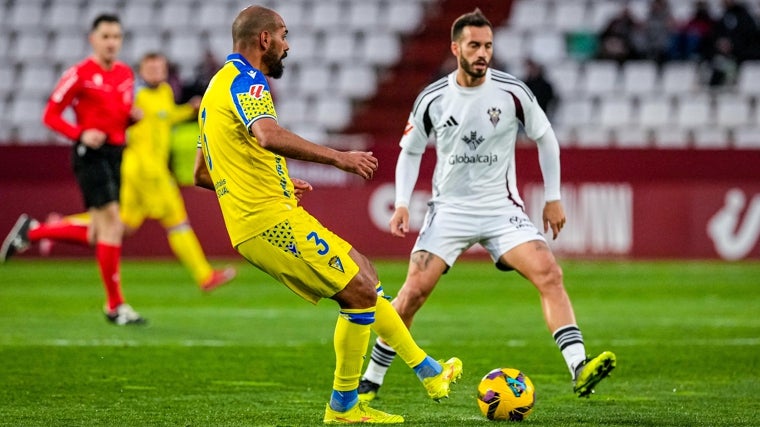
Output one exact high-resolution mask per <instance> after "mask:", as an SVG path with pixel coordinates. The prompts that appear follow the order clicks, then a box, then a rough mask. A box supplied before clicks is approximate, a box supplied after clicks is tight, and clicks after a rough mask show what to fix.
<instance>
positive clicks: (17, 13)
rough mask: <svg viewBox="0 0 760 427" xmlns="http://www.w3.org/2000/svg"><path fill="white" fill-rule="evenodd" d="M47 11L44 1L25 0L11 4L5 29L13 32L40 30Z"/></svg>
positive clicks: (7, 12)
mask: <svg viewBox="0 0 760 427" xmlns="http://www.w3.org/2000/svg"><path fill="white" fill-rule="evenodd" d="M44 10H45V2H44V1H43V0H23V1H14V2H11V3H10V5H9V7H8V9H7V11H6V17H5V23H4V27H5V28H7V29H11V30H21V31H24V30H30V29H34V28H36V29H39V28H40V26H41V24H42V16H43V12H44Z"/></svg>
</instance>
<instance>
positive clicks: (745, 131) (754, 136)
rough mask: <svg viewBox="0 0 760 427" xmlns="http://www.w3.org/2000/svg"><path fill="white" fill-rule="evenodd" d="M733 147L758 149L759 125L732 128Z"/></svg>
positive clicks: (759, 144) (759, 142) (759, 146)
mask: <svg viewBox="0 0 760 427" xmlns="http://www.w3.org/2000/svg"><path fill="white" fill-rule="evenodd" d="M734 147H735V148H739V149H750V150H758V149H760V126H747V127H740V128H738V129H736V130H734Z"/></svg>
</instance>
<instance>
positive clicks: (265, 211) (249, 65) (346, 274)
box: [195, 6, 462, 424]
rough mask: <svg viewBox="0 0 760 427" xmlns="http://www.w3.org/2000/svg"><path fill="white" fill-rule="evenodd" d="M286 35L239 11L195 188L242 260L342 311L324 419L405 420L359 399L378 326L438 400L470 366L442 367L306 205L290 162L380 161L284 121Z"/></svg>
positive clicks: (272, 20) (371, 168)
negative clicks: (273, 88)
mask: <svg viewBox="0 0 760 427" xmlns="http://www.w3.org/2000/svg"><path fill="white" fill-rule="evenodd" d="M286 35H287V28H286V27H285V23H284V22H283V20H282V18H281V17H280V15H278V14H277V13H276V12H274V11H272V10H270V9H267V8H264V7H261V6H250V7H248V8H246V9H243V10H242V11H241V12H240V13H239V14H238V16H237V18H236V19H235V21H234V23H233V25H232V40H233V51H234V52H235V53H233V54H231V55H229V56H228V57H227V61H226V62H225V64H224V66H223V67H222V69H221V70H220V71H219V72H217V74H216V75H215V76H214V77H213V79H212V80H211V83H210V84H209V86H208V88H207V89H206V93H205V94H204V95H203V101H202V102H201V108H200V113H199V117H198V121H199V124H200V128H201V135H200V138H199V141H198V143H199V146H200V148H201V149H200V150H199V151H198V155H197V157H196V166H195V180H196V184H197V185H199V186H202V187H204V188H208V189H210V190H215V191H216V195H217V199H218V200H219V206H220V207H221V210H222V214H223V216H224V221H225V224H226V226H227V231H228V233H229V236H230V240H231V243H232V245H233V247H234V248H235V249H236V250H237V251H238V253H240V255H241V256H243V257H244V258H245V259H246V260H248V261H249V262H250V263H251V264H252V265H254V266H256V267H257V268H259V269H261V270H262V271H264V272H266V273H268V274H269V275H270V276H272V277H273V278H275V279H277V280H278V281H279V282H281V283H283V284H284V285H286V286H287V287H288V288H289V289H290V290H292V291H293V292H294V293H296V294H297V295H299V296H300V297H302V298H303V299H305V300H306V301H309V302H311V303H313V304H316V303H317V302H318V301H319V300H320V299H322V298H329V299H332V300H334V301H336V302H337V303H338V305H339V306H340V313H339V316H338V322H337V325H336V326H335V334H334V338H333V342H334V348H335V356H336V368H335V371H334V377H333V391H332V395H331V397H330V401H329V403H328V404H327V407H326V408H325V415H324V419H323V421H324V422H325V423H326V424H348V423H375V424H395V423H401V422H403V421H404V419H403V417H401V416H399V415H391V414H387V413H385V412H382V411H378V410H376V409H373V408H370V407H369V406H368V404H367V403H364V402H359V395H358V391H357V389H358V386H359V376H360V374H361V368H362V362H363V357H364V354H365V353H366V351H367V345H368V343H369V337H370V329H371V330H373V331H374V332H375V333H377V334H378V335H379V336H381V337H383V339H384V340H386V341H387V340H390V342H393V344H392V345H393V348H395V349H396V350H397V351H398V354H399V355H400V356H401V358H402V359H404V362H406V364H407V365H408V366H409V367H411V368H412V369H413V370H414V372H415V373H416V374H417V376H418V378H419V379H420V380H421V381H422V383H423V385H424V387H425V389H426V390H427V392H428V395H429V396H430V397H431V398H433V399H435V400H438V399H440V398H443V397H447V396H448V394H449V386H450V383H451V382H453V381H455V380H456V379H457V378H458V377H459V376H460V375H461V373H462V362H461V361H460V360H459V359H457V358H451V359H449V360H448V361H446V362H443V361H440V362H439V361H436V360H434V359H432V358H431V357H430V356H428V355H427V354H426V353H425V352H424V351H423V350H422V349H421V348H420V347H419V346H417V344H416V343H415V342H414V339H413V338H412V336H411V334H410V333H409V330H408V329H407V328H406V326H405V325H404V323H403V322H402V321H401V318H400V317H399V316H398V313H396V311H395V310H394V309H393V307H392V306H391V304H390V302H388V300H386V299H385V298H384V297H383V296H384V295H383V289H382V286H381V285H380V282H379V280H378V277H377V272H376V271H375V269H374V267H373V266H372V264H371V263H370V262H369V260H367V258H365V257H364V256H363V255H362V254H360V253H359V252H358V251H357V250H356V249H354V248H352V247H351V245H350V244H349V243H348V242H346V241H345V240H343V239H341V238H340V237H339V236H337V235H335V234H334V233H332V232H331V231H330V230H328V229H327V228H325V227H324V226H322V225H321V224H320V223H319V222H318V221H317V220H316V219H315V218H314V217H313V216H311V215H310V214H309V213H308V212H306V210H304V209H303V208H302V207H301V206H299V205H298V198H299V191H300V192H303V191H304V189H303V187H304V186H303V183H302V182H298V181H297V184H298V186H296V185H294V182H293V180H291V179H290V177H289V175H288V167H287V164H286V161H285V157H290V158H294V159H299V160H304V161H312V162H317V163H323V164H329V165H333V166H335V167H337V168H339V169H341V170H344V171H346V172H351V173H355V174H357V175H359V176H361V177H363V178H365V179H369V178H371V177H372V175H373V174H374V172H375V170H376V169H377V159H376V158H375V157H373V156H372V153H369V152H360V151H353V152H342V151H337V150H333V149H331V148H328V147H325V146H321V145H317V144H314V143H311V142H309V141H307V140H305V139H303V138H301V137H299V136H298V135H296V134H294V133H292V132H289V131H288V130H286V129H284V128H282V127H280V126H279V125H278V123H277V113H276V112H275V109H274V105H273V102H272V96H271V92H270V90H269V83H268V81H267V79H266V77H265V76H269V77H272V78H279V77H280V76H282V73H283V70H284V66H283V63H282V59H283V58H285V56H287V51H288V49H289V46H288V42H287V40H286ZM284 321H287V320H284Z"/></svg>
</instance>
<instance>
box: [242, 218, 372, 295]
mask: <svg viewBox="0 0 760 427" xmlns="http://www.w3.org/2000/svg"><path fill="white" fill-rule="evenodd" d="M236 249H237V251H238V252H239V253H240V255H242V256H243V258H245V259H247V260H248V261H249V262H250V263H251V264H253V265H255V266H256V267H258V268H260V269H261V270H262V271H264V272H266V273H267V274H269V275H270V276H272V277H274V278H275V279H277V280H278V281H279V282H281V283H283V284H285V286H287V287H288V288H290V290H292V291H293V292H295V293H296V294H298V295H299V296H300V297H301V298H303V299H305V300H306V301H309V302H311V303H312V304H316V303H317V302H318V301H319V300H320V299H321V298H329V297H331V296H333V295H335V294H336V293H338V292H340V291H341V290H343V288H345V287H346V285H347V284H348V282H349V281H350V280H351V279H352V278H353V277H354V276H356V274H357V273H358V272H359V266H358V265H357V264H356V263H355V262H354V260H353V259H352V258H351V257H350V256H349V255H348V252H349V251H350V250H351V245H350V244H349V243H348V242H346V241H345V240H343V239H341V238H340V237H338V236H337V235H336V234H334V233H333V232H331V231H330V230H328V229H327V228H325V227H324V226H323V225H322V224H320V223H319V221H317V220H316V219H315V218H314V217H313V216H311V214H309V213H308V212H306V211H305V210H304V209H303V208H301V207H300V206H299V207H298V208H296V209H295V210H294V211H293V214H292V215H291V216H290V217H289V218H288V219H286V220H285V221H283V222H281V223H279V224H277V225H275V226H274V227H271V228H270V229H268V230H266V231H264V232H263V233H261V234H259V235H258V236H256V237H253V238H251V239H248V240H246V241H245V242H243V243H241V244H239V245H238V246H237V247H236Z"/></svg>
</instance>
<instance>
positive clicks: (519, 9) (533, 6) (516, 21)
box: [509, 0, 550, 31]
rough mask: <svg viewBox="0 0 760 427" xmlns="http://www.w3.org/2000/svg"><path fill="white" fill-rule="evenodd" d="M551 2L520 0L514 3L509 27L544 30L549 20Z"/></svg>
mask: <svg viewBox="0 0 760 427" xmlns="http://www.w3.org/2000/svg"><path fill="white" fill-rule="evenodd" d="M549 12H550V8H549V2H548V1H546V0H518V1H515V2H514V4H513V5H512V12H511V14H510V16H509V27H510V28H514V29H519V30H529V31H530V30H534V31H535V30H543V29H546V28H547V24H548V23H549V22H550V21H549Z"/></svg>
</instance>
